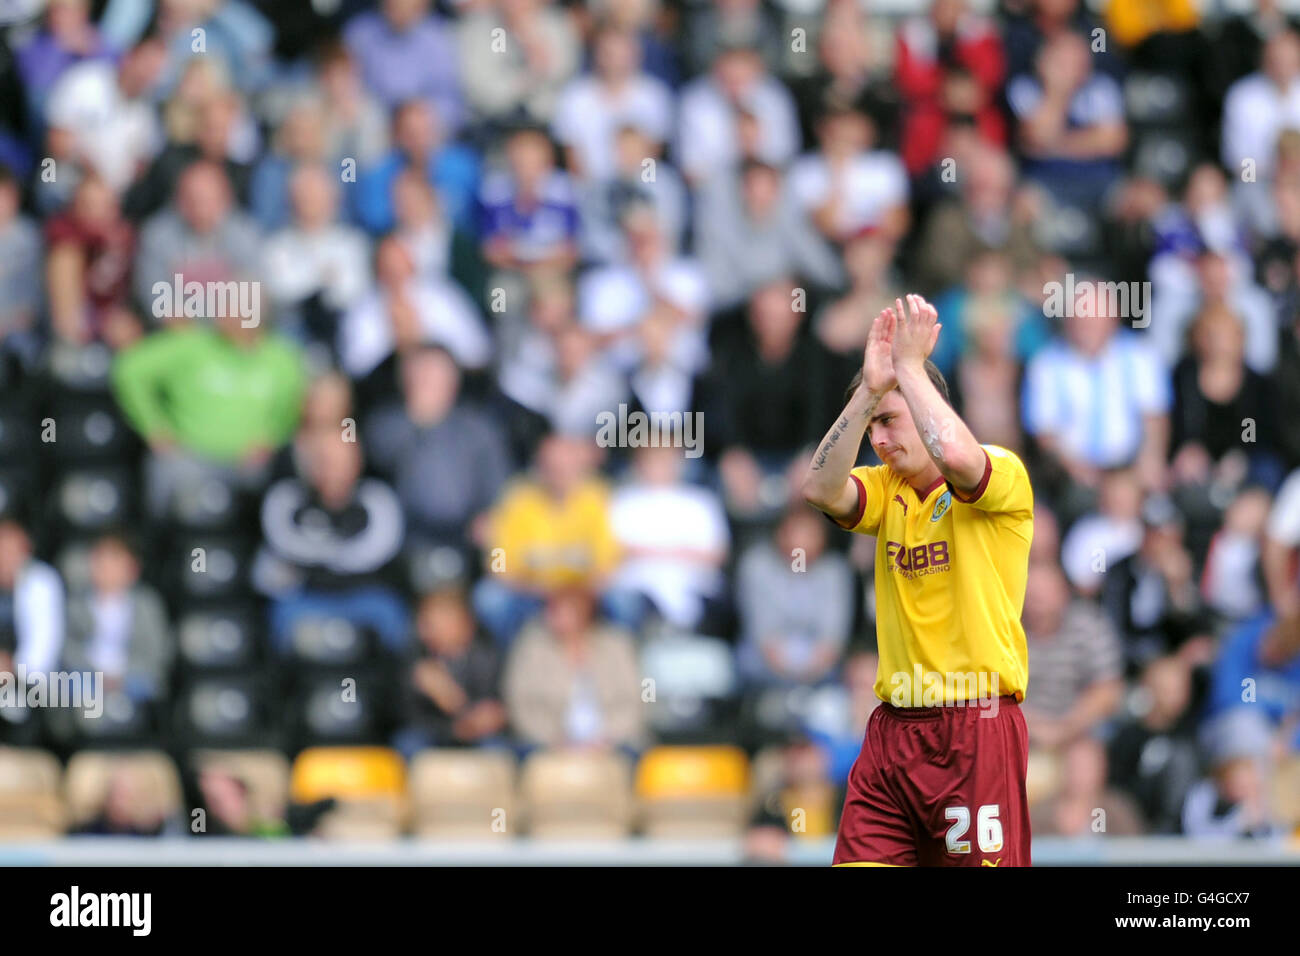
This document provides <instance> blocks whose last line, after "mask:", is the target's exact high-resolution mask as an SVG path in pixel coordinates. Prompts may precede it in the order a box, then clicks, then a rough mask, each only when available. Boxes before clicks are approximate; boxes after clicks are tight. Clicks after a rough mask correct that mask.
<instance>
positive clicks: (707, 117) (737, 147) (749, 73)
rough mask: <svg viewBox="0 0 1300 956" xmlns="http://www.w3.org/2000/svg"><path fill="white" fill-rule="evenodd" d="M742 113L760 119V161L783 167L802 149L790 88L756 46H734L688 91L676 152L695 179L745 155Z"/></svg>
mask: <svg viewBox="0 0 1300 956" xmlns="http://www.w3.org/2000/svg"><path fill="white" fill-rule="evenodd" d="M742 114H747V115H749V116H752V117H753V118H754V120H755V122H756V123H757V142H756V143H755V149H756V152H757V155H756V156H755V158H756V159H761V160H763V161H764V162H766V163H771V164H773V165H777V166H783V165H785V163H786V162H788V161H789V160H790V159H791V158H792V157H793V156H794V155H795V154H796V153H797V152H798V151H799V121H798V116H797V112H796V110H795V105H794V98H793V97H792V96H791V95H790V91H789V90H787V89H786V88H785V85H784V84H782V83H781V82H780V81H779V80H777V79H776V78H774V77H772V76H770V75H768V74H767V73H766V72H765V70H764V68H763V60H762V58H761V57H760V56H759V54H758V52H757V51H756V50H754V49H753V48H752V47H750V46H747V45H743V44H740V45H737V44H733V45H731V46H728V47H724V48H723V49H722V51H721V52H720V53H719V54H718V58H717V59H716V60H715V61H714V63H713V69H712V70H711V71H710V72H709V73H708V74H706V75H704V76H701V77H700V78H699V79H697V80H695V81H693V82H692V83H690V84H689V85H688V86H687V87H686V89H685V90H684V91H683V93H682V99H681V116H680V124H679V126H678V130H677V150H676V155H677V157H678V163H679V164H680V166H681V168H682V172H684V173H685V174H686V178H687V179H688V180H689V181H691V182H692V183H700V182H704V181H705V180H708V179H710V178H711V177H712V176H714V175H715V174H716V173H718V172H720V171H721V170H723V169H725V168H726V167H727V166H729V165H731V164H733V163H735V162H737V161H738V160H740V159H742V158H743V156H742V155H741V152H742V148H741V143H742V137H741V135H740V117H741V115H742Z"/></svg>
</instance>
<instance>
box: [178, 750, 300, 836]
mask: <svg viewBox="0 0 1300 956" xmlns="http://www.w3.org/2000/svg"><path fill="white" fill-rule="evenodd" d="M192 759H193V762H194V766H195V768H196V769H198V770H207V769H213V770H221V771H224V772H225V773H228V774H230V775H231V776H233V777H237V778H239V779H240V780H242V781H243V782H244V784H245V785H246V786H247V787H248V801H249V803H250V804H251V806H252V808H253V812H254V814H255V815H256V816H257V818H258V819H259V820H262V821H271V820H284V815H285V807H286V805H287V804H288V802H289V761H288V760H287V759H285V756H284V754H282V753H280V752H279V751H278V750H197V751H195V752H194V754H193V757H192Z"/></svg>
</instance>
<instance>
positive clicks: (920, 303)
mask: <svg viewBox="0 0 1300 956" xmlns="http://www.w3.org/2000/svg"><path fill="white" fill-rule="evenodd" d="M909 306H910V312H909V310H908V307H909ZM938 319H939V312H938V310H937V309H935V307H934V306H933V305H931V304H930V303H929V302H927V301H926V300H925V298H924V297H923V296H920V295H912V294H909V295H908V296H907V306H904V304H903V300H902V299H895V300H894V305H893V306H890V307H886V308H884V309H882V310H881V311H880V314H879V315H877V316H876V317H875V319H874V320H873V321H872V323H871V332H870V334H869V335H868V336H867V351H866V355H865V356H864V358H863V363H862V378H863V381H864V382H865V383H866V385H867V388H868V389H870V390H871V391H872V392H875V393H877V394H879V393H882V392H887V391H889V390H890V389H892V388H893V387H894V386H895V385H896V384H897V380H896V379H895V377H894V369H895V367H897V366H898V365H901V364H903V363H908V362H915V363H917V364H920V363H922V362H924V361H925V360H926V359H927V358H929V356H930V353H931V352H932V351H934V346H935V343H936V342H938V340H939V330H940V329H942V328H943V326H942V325H941V324H940V323H939V321H938Z"/></svg>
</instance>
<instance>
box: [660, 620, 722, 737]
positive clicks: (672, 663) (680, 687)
mask: <svg viewBox="0 0 1300 956" xmlns="http://www.w3.org/2000/svg"><path fill="white" fill-rule="evenodd" d="M641 673H642V674H645V675H646V676H648V677H650V678H651V679H653V680H654V682H655V700H654V703H653V704H651V705H650V708H649V711H648V714H647V716H648V719H649V723H650V726H651V727H652V728H653V729H654V732H655V735H656V736H657V737H658V739H659V740H660V741H662V742H664V743H675V744H687V743H704V742H706V741H707V742H711V743H712V742H717V741H718V740H719V739H726V738H720V735H721V734H725V733H726V732H727V730H728V728H729V727H733V726H734V723H735V717H736V713H735V712H736V710H737V709H738V708H737V706H736V705H735V701H734V697H735V695H736V693H737V690H738V684H737V678H736V665H735V656H734V654H733V653H732V650H731V647H730V646H729V645H728V644H727V643H726V642H725V641H722V640H719V639H718V638H713V637H696V636H694V635H689V634H673V635H667V636H664V637H659V638H655V639H653V640H650V641H647V642H646V644H645V645H644V647H643V648H642V650H641Z"/></svg>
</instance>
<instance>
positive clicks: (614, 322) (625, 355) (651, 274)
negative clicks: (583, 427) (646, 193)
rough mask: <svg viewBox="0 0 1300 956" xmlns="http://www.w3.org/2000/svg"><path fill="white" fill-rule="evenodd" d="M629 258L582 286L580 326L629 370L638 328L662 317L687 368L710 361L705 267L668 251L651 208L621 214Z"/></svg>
mask: <svg viewBox="0 0 1300 956" xmlns="http://www.w3.org/2000/svg"><path fill="white" fill-rule="evenodd" d="M623 234H624V237H625V241H626V243H627V248H628V253H629V254H628V262H627V263H626V264H621V265H611V266H606V267H605V268H602V269H595V270H593V271H591V272H589V273H588V274H587V275H586V276H584V277H583V279H582V280H581V282H580V284H579V287H578V314H579V318H580V320H581V321H582V324H583V325H584V326H586V327H587V328H588V329H590V330H591V331H593V332H596V333H598V334H600V335H602V336H603V337H604V338H605V339H606V341H607V342H608V343H609V354H610V358H611V360H612V361H613V362H614V363H615V364H616V365H617V366H618V367H619V368H620V369H622V370H623V371H625V372H626V371H630V370H631V369H632V368H633V367H635V365H636V364H637V362H638V360H639V344H638V342H637V341H636V331H637V328H638V326H639V325H640V324H641V323H642V322H644V321H645V320H646V319H647V318H650V317H651V316H660V317H662V318H663V319H664V320H665V321H667V322H668V323H669V324H670V325H671V326H672V328H673V332H672V335H673V345H672V351H673V355H674V357H675V358H677V359H678V360H679V361H680V362H681V363H682V367H683V368H687V369H689V370H690V371H691V372H697V371H700V370H701V369H702V368H703V367H704V366H705V364H707V362H708V328H707V321H708V315H709V305H710V296H709V288H708V282H707V280H706V279H705V276H704V270H703V269H702V268H701V267H700V266H699V265H698V264H697V263H696V262H695V261H694V260H693V259H689V258H685V257H674V256H673V255H672V254H671V253H670V252H669V251H668V249H667V243H666V241H665V237H664V235H663V233H662V231H661V229H660V225H659V219H658V216H657V215H656V214H655V211H654V209H653V208H651V207H649V206H646V205H644V204H639V205H636V206H633V207H631V208H630V209H629V210H628V211H627V213H625V215H624V218H623Z"/></svg>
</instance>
